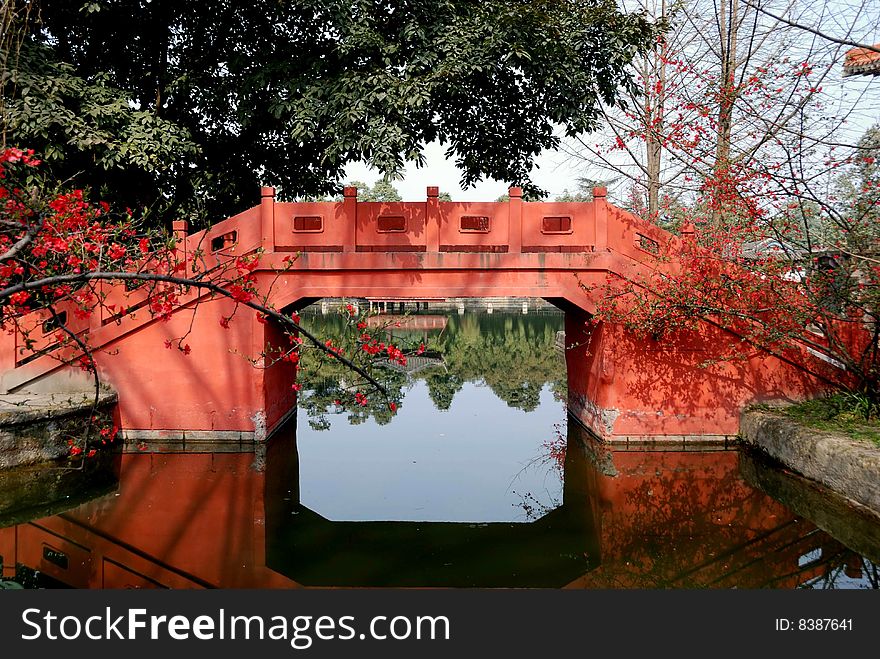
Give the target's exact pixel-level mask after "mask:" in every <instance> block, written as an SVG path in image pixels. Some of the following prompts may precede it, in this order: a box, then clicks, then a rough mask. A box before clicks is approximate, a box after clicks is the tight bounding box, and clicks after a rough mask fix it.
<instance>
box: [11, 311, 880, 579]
mask: <svg viewBox="0 0 880 659" xmlns="http://www.w3.org/2000/svg"><path fill="white" fill-rule="evenodd" d="M419 318H420V320H419V321H418V322H414V321H404V322H403V323H402V325H403V327H402V328H400V329H399V330H396V331H399V332H409V333H410V336H409V338H413V337H415V338H416V339H418V340H420V341H425V342H426V343H427V344H428V345H429V346H431V348H432V350H431V351H430V352H429V353H428V355H429V356H428V357H427V358H425V359H422V360H411V362H410V364H409V369H408V370H409V371H410V372H396V373H395V374H394V378H393V380H394V381H393V386H395V387H397V388H398V389H399V391H400V394H401V404H400V409H399V410H398V413H397V414H396V415H395V416H394V417H393V418H392V417H391V416H390V415H388V414H385V413H383V412H382V410H381V409H380V408H378V407H376V408H375V409H373V408H371V407H368V408H365V409H364V410H361V411H359V413H357V414H354V415H349V414H348V413H336V409H335V407H334V405H333V403H332V400H333V398H334V397H335V396H336V395H337V394H336V391H335V389H334V387H338V381H339V377H340V376H339V374H338V373H333V372H329V373H325V374H324V376H325V377H324V376H321V375H318V376H313V377H312V378H311V379H309V380H306V381H305V382H304V383H303V384H304V390H303V392H302V394H301V401H300V409H299V411H298V414H297V418H296V420H295V422H293V421H292V422H291V423H289V424H288V426H287V427H285V428H283V429H282V431H280V432H279V433H278V434H277V435H276V437H275V438H274V439H273V440H272V441H271V443H270V445H269V448H268V450H267V451H266V452H265V455H259V454H258V455H254V454H253V453H215V454H177V455H175V454H124V455H122V456H118V457H117V458H116V464H115V465H114V467H115V472H114V473H113V476H112V477H108V478H106V479H104V480H101V479H99V478H92V479H91V481H90V482H91V485H90V488H91V489H90V490H84V489H83V487H82V485H77V489H76V494H75V495H74V497H75V498H68V496H69V495H64V496H61V497H60V498H59V500H58V501H54V502H30V503H29V504H28V505H29V506H30V507H29V508H28V507H27V506H25V507H24V508H22V506H21V505H19V509H18V510H4V509H3V505H4V501H3V497H0V527H4V528H0V556H2V557H3V564H4V576H5V577H7V578H12V577H13V576H15V578H16V580H17V581H18V582H20V583H23V584H25V585H27V586H50V587H52V586H58V587H61V586H73V587H97V588H100V587H190V586H220V587H255V588H264V587H286V586H294V585H297V584H301V585H308V586H440V587H444V586H451V587H563V586H568V587H575V588H609V587H610V588H694V587H721V588H732V587H737V588H761V587H771V588H877V587H878V578H880V575H878V568H877V565H878V564H880V527H878V525H877V524H876V522H875V521H874V520H872V519H870V518H865V517H862V516H861V515H859V514H858V513H857V512H856V511H854V510H852V509H851V508H849V507H848V506H847V505H846V504H845V503H843V502H841V501H839V500H838V499H836V498H835V497H834V496H832V495H829V493H827V492H824V491H821V490H819V489H817V488H815V487H814V486H812V485H811V484H809V483H807V482H805V481H804V480H803V479H800V478H798V477H797V476H794V475H791V474H788V473H786V472H784V471H783V470H781V469H779V468H777V467H775V466H773V465H769V464H767V463H766V462H765V461H764V460H762V459H761V458H760V457H758V456H754V455H751V454H749V453H744V452H741V451H738V450H735V449H729V450H713V451H705V450H703V451H651V450H628V451H624V450H609V449H607V448H605V447H602V446H599V445H597V444H596V443H595V442H593V441H592V440H591V439H590V437H589V436H588V435H587V433H586V432H585V431H584V430H583V429H582V428H581V427H580V426H579V425H578V424H577V423H576V422H574V421H571V420H569V419H567V418H566V413H565V405H564V401H565V361H564V357H563V355H562V354H561V352H560V351H559V350H558V349H557V348H556V345H555V344H556V336H557V332H558V331H560V330H562V326H563V317H562V316H561V315H559V314H534V313H533V314H529V315H523V314H513V313H497V312H496V313H494V314H479V313H470V312H468V313H466V314H464V315H458V314H456V313H454V312H453V313H452V314H449V315H443V314H433V315H423V316H420V317H419ZM305 319H306V320H307V321H308V323H309V324H310V325H311V327H312V328H313V329H315V330H317V331H321V330H322V329H323V330H324V331H331V332H332V330H333V324H334V322H335V321H334V317H333V316H327V317H322V316H320V315H319V314H317V313H315V314H313V315H306V317H305ZM407 325H412V327H409V328H408V327H407ZM117 474H118V477H117ZM820 527H821V528H820ZM822 529H824V530H822Z"/></svg>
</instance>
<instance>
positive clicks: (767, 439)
mask: <svg viewBox="0 0 880 659" xmlns="http://www.w3.org/2000/svg"><path fill="white" fill-rule="evenodd" d="M740 437H741V439H742V440H743V441H744V442H746V443H747V444H751V445H753V446H756V447H758V448H760V449H761V450H762V451H764V452H765V453H767V454H768V455H770V456H771V457H772V458H774V459H776V460H778V461H779V462H781V463H782V464H784V465H785V466H786V467H788V468H790V469H792V470H793V471H796V472H798V473H799V474H801V475H803V476H806V477H807V478H810V479H812V480H814V481H818V482H819V483H822V484H823V485H825V486H826V487H828V488H830V489H832V490H834V491H835V492H838V493H839V494H842V495H843V496H845V497H847V498H848V499H850V500H852V501H855V502H856V503H859V504H861V505H863V506H867V507H868V508H870V509H871V510H873V511H874V512H876V513H878V514H880V448H878V447H877V446H875V445H873V444H871V443H870V442H867V441H860V440H855V439H851V438H849V437H847V436H846V435H844V434H842V433H833V432H827V431H822V430H817V429H815V428H809V427H806V426H803V425H801V424H799V423H797V422H796V421H794V420H792V419H790V418H788V417H786V416H785V415H784V414H782V413H781V412H776V411H773V410H763V409H752V410H746V411H745V412H743V415H742V418H741V420H740Z"/></svg>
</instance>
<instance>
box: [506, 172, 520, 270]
mask: <svg viewBox="0 0 880 659" xmlns="http://www.w3.org/2000/svg"><path fill="white" fill-rule="evenodd" d="M507 196H508V198H509V200H510V201H508V206H509V214H508V218H509V219H508V229H507V251H508V253H510V254H519V253H521V252H522V212H523V207H522V205H523V199H522V196H523V191H522V188H520V187H518V186H512V187H510V188H509V189H508V190H507Z"/></svg>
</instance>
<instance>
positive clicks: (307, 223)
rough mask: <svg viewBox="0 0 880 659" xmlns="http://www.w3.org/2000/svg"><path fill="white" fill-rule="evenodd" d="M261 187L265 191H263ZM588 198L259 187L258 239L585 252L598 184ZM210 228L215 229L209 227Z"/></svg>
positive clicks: (326, 248)
mask: <svg viewBox="0 0 880 659" xmlns="http://www.w3.org/2000/svg"><path fill="white" fill-rule="evenodd" d="M267 190H268V191H269V192H266V191H267ZM594 195H595V200H594V201H593V202H589V203H562V202H549V203H548V202H539V203H524V202H523V200H522V190H521V189H520V188H511V189H510V200H509V201H506V202H454V201H440V200H439V195H438V189H437V188H436V187H429V188H428V191H427V199H426V201H425V202H424V203H422V202H395V203H384V202H358V201H357V189H356V188H346V189H345V193H344V197H343V200H342V201H339V202H308V203H279V202H275V200H274V192H273V191H272V189H271V188H264V197H263V204H262V207H261V217H262V231H263V240H262V243H263V245H264V246H265V247H268V245H272V246H273V248H274V251H282V252H283V251H292V252H293V251H302V252H489V253H514V254H517V253H535V252H592V251H596V250H598V249H603V248H604V247H606V246H607V236H608V229H607V218H608V205H607V203H606V200H605V189H604V188H597V189H596V190H595V191H594ZM212 231H215V232H216V228H215V229H212Z"/></svg>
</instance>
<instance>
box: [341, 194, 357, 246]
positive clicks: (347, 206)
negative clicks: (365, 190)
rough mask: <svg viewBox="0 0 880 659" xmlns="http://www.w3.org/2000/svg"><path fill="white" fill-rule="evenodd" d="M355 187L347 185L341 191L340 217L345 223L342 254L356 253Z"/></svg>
mask: <svg viewBox="0 0 880 659" xmlns="http://www.w3.org/2000/svg"><path fill="white" fill-rule="evenodd" d="M357 201H358V189H357V186H354V185H347V186H345V187H344V188H343V189H342V217H343V221H344V222H345V241H344V242H343V244H342V251H343V252H354V251H357Z"/></svg>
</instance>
